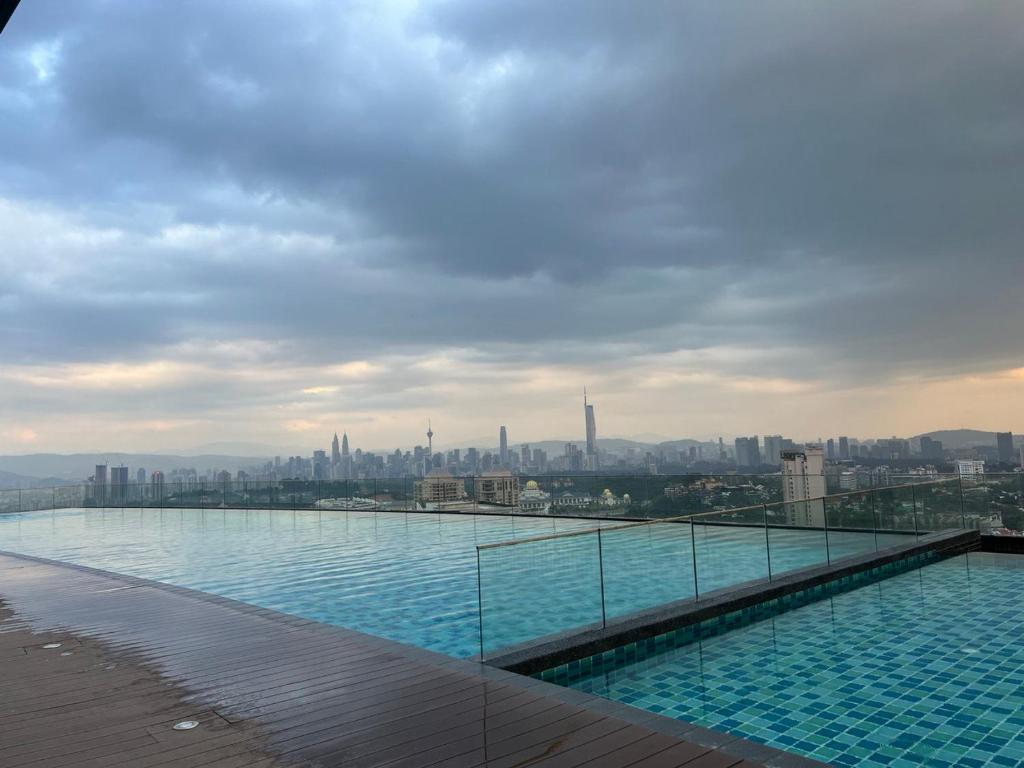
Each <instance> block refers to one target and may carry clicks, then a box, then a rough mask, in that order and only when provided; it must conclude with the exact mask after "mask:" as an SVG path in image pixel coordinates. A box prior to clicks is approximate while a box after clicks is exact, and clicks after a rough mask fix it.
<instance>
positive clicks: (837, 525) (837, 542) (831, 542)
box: [823, 492, 878, 562]
mask: <svg viewBox="0 0 1024 768" xmlns="http://www.w3.org/2000/svg"><path fill="white" fill-rule="evenodd" d="M823 505H824V510H825V521H826V522H827V523H828V551H829V558H830V559H831V561H832V562H835V561H836V560H841V559H842V558H844V557H850V556H852V555H860V554H863V553H865V552H874V551H875V550H876V549H877V544H878V542H877V539H876V537H875V515H874V509H873V508H872V506H871V495H870V493H867V492H858V493H846V494H842V495H839V496H833V497H826V498H825V499H824V501H823Z"/></svg>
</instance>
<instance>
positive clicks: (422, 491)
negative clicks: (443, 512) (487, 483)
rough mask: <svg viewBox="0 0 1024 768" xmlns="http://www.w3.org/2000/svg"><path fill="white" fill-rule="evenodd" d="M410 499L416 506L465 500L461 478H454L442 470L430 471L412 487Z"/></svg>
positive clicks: (464, 488) (464, 489)
mask: <svg viewBox="0 0 1024 768" xmlns="http://www.w3.org/2000/svg"><path fill="white" fill-rule="evenodd" d="M412 498H413V501H415V502H416V503H417V504H421V505H424V506H425V505H427V504H446V503H449V502H452V501H460V500H461V499H464V498H466V486H465V484H464V483H463V481H462V478H459V477H454V476H452V474H451V473H450V472H448V471H447V470H444V469H432V470H431V471H430V472H428V473H427V476H426V477H424V478H423V479H422V480H417V481H416V482H415V483H413V486H412Z"/></svg>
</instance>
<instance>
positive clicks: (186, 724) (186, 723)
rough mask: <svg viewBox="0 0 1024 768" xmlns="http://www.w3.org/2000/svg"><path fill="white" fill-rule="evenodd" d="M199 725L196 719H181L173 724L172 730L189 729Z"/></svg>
mask: <svg viewBox="0 0 1024 768" xmlns="http://www.w3.org/2000/svg"><path fill="white" fill-rule="evenodd" d="M198 725H199V721H198V720H182V721H181V722H180V723H175V724H174V730H176V731H191V730H192V729H193V728H195V727H197V726H198Z"/></svg>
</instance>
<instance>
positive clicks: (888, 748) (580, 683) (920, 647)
mask: <svg viewBox="0 0 1024 768" xmlns="http://www.w3.org/2000/svg"><path fill="white" fill-rule="evenodd" d="M571 685H572V687H574V688H578V689H580V690H584V691H588V692H591V693H595V694H598V695H601V696H605V697H607V698H610V699H615V700H617V701H621V702H625V703H628V704H631V705H633V706H636V707H640V708H643V709H647V710H650V711H652V712H658V713H661V714H663V715H667V716H669V717H674V718H677V719H680V720H687V721H690V722H694V723H697V724H699V725H703V726H707V727H712V728H717V729H719V730H725V731H731V732H733V733H736V734H738V735H741V736H745V737H747V738H749V739H753V740H755V741H760V742H763V743H766V744H770V745H772V746H774V747H778V748H780V749H785V750H788V751H793V752H798V753H802V754H804V755H806V756H808V757H812V758H815V759H818V760H823V761H825V762H829V763H832V764H836V765H851V766H852V765H858V766H917V765H927V766H940V767H941V766H983V765H992V766H1019V765H1022V764H1024V557H1021V556H1016V555H996V554H982V553H972V554H969V555H963V556H960V557H955V558H950V559H948V560H944V561H941V562H938V563H935V564H933V565H928V566H926V567H924V568H919V569H917V570H914V571H910V572H907V573H904V574H902V575H899V576H894V577H892V578H889V579H885V580H882V581H879V582H877V583H875V584H871V585H869V586H865V587H861V588H859V589H856V590H853V591H851V592H847V593H845V594H840V595H836V596H834V597H832V598H828V599H824V600H821V601H819V602H816V603H812V604H810V605H806V606H804V607H801V608H797V609H794V610H791V611H788V612H785V613H782V614H779V615H777V616H775V617H774V618H771V619H765V620H763V621H760V622H757V623H755V624H751V625H749V626H747V627H743V628H740V629H736V630H733V631H730V632H727V633H725V634H722V635H718V636H714V637H711V638H707V639H704V640H700V641H697V642H694V643H691V644H689V645H683V646H681V647H677V648H672V649H669V650H664V651H661V652H658V653H655V654H653V655H650V656H648V657H647V658H643V659H642V660H640V661H635V662H632V663H627V664H625V665H624V666H620V667H618V668H616V669H613V670H611V671H604V672H602V673H600V674H598V675H595V676H592V677H585V678H582V679H576V680H575V681H573V682H572V683H571Z"/></svg>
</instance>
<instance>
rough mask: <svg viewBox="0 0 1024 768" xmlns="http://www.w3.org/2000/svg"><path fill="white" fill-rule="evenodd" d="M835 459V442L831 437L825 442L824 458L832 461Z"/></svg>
mask: <svg viewBox="0 0 1024 768" xmlns="http://www.w3.org/2000/svg"><path fill="white" fill-rule="evenodd" d="M835 457H836V441H835V440H833V439H832V438H831V437H830V438H829V439H828V440H826V441H825V458H826V459H828V460H829V461H832V460H833V459H835Z"/></svg>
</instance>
